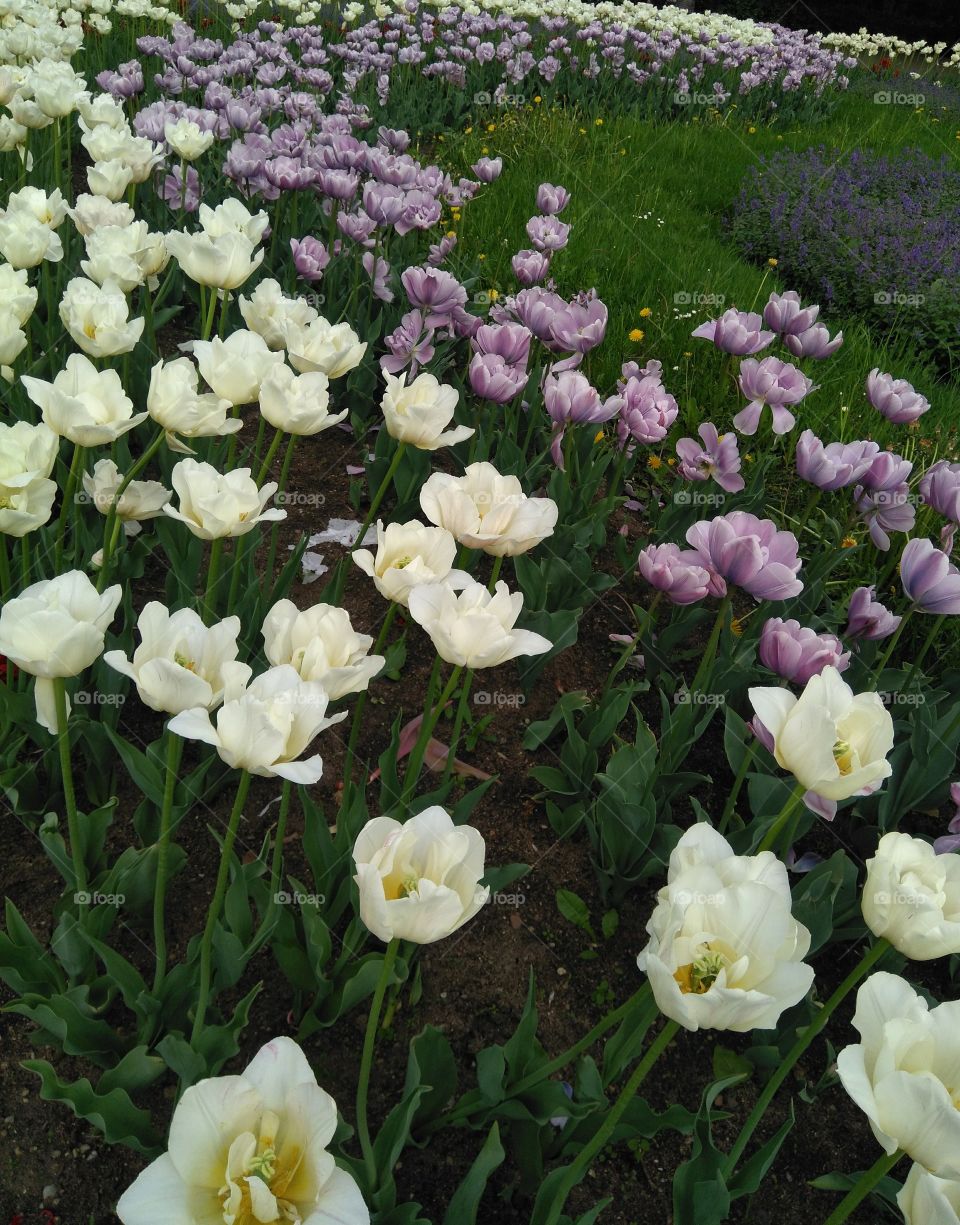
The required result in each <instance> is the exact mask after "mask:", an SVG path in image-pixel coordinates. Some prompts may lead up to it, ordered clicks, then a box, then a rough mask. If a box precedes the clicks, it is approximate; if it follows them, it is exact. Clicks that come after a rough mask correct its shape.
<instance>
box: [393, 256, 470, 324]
mask: <svg viewBox="0 0 960 1225" xmlns="http://www.w3.org/2000/svg"><path fill="white" fill-rule="evenodd" d="M400 280H401V282H402V284H403V288H404V289H405V290H406V291H407V298H408V299H409V301H410V305H411V306H416V307H419V308H420V309H421V310H423V311H424V312H425V313H426V316H427V326H428V327H445V326H446V325H447V324H449V323H450V320H451V317H452V315H453V312H454V311H455V310H456V308H457V307H458V306H459V307H462V306H465V305H466V301H467V291H466V290H465V289H464V287H463V286H462V285H461V284H460V282H459V281H458V280H457V278H456V277H455V276H452V275H451V274H450V273H449V272H446V271H445V270H444V269H443V268H429V267H424V268H407V269H406V271H405V272H403V273H402V274H401V276H400Z"/></svg>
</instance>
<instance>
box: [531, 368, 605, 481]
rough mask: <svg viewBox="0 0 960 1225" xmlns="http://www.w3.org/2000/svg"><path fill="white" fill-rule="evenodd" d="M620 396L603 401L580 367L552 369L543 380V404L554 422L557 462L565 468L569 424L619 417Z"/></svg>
mask: <svg viewBox="0 0 960 1225" xmlns="http://www.w3.org/2000/svg"><path fill="white" fill-rule="evenodd" d="M615 401H616V397H614V396H611V397H610V398H609V399H608V400H606V401H601V399H600V393H599V392H598V391H597V389H596V388H595V387H594V386H593V385H592V384H591V383H589V382H588V381H587V379H586V378H585V377H584V375H582V374H580V373H579V372H578V371H576V370H561V371H559V372H558V373H554V372H553V371H552V370H550V371H548V372H547V374H546V375H545V376H544V380H543V403H544V406H545V407H546V410H547V412H548V414H549V415H550V419H551V420H552V421H553V429H554V436H553V442H552V443H551V445H550V455H551V457H552V458H553V462H554V463H555V464H556V465H557V467H558V468H560V470H561V471H563V468H564V464H563V450H562V447H563V436H564V431H565V427H566V426H567V425H583V424H592V425H596V424H599V423H601V422H603V421H609V420H610V418H611V417H614V416H616V414H617V410H618V408H619V405H618V404H617V403H616V402H615Z"/></svg>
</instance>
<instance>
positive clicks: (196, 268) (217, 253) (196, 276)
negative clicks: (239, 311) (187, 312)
mask: <svg viewBox="0 0 960 1225" xmlns="http://www.w3.org/2000/svg"><path fill="white" fill-rule="evenodd" d="M166 242H167V250H168V251H169V252H170V254H171V255H172V256H173V257H174V259H175V260H176V261H177V263H178V264H179V265H180V267H181V269H182V270H183V272H184V273H185V274H186V275H187V276H188V277H189V278H190V279H191V281H196V282H197V284H198V285H207V286H212V287H213V288H214V289H236V288H237V287H238V286H240V285H242V284H243V283H244V282H245V281H248V280H249V279H250V277H251V276H252V275H253V274H254V272H255V271H256V270H257V268H259V267H260V265H261V264H262V263H263V254H264V253H263V250H262V249H260V250H255V247H254V244H253V243H252V242H251V241H250V239H249V238H247V236H246V235H245V234H221V235H220V237H219V238H211V237H210V235H209V234H205V233H203V232H201V233H199V234H184V233H183V232H182V231H179V230H175V231H174V232H173V233H171V234H168V235H167V238H166Z"/></svg>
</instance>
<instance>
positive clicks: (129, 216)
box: [67, 195, 135, 238]
mask: <svg viewBox="0 0 960 1225" xmlns="http://www.w3.org/2000/svg"><path fill="white" fill-rule="evenodd" d="M67 216H68V217H69V218H70V220H71V221H72V222H73V224H74V226H75V227H76V230H77V233H78V234H80V235H81V236H82V237H83V238H88V237H89V236H90V235H91V234H92V233H94V231H95V230H99V229H100V227H101V226H126V225H130V224H131V223H132V222H133V221H134V220H135V214H134V211H133V209H132V208H131V207H130V205H129V204H118V203H116V202H115V201H111V200H108V199H107V198H106V197H105V196H88V195H80V196H77V202H76V204H75V205H74V206H73V208H70V209H67Z"/></svg>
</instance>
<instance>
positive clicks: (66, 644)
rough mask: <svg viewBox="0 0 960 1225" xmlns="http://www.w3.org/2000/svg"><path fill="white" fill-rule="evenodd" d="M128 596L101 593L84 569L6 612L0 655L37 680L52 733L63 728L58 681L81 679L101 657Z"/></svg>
mask: <svg viewBox="0 0 960 1225" xmlns="http://www.w3.org/2000/svg"><path fill="white" fill-rule="evenodd" d="M122 594H123V593H122V589H121V588H120V587H119V586H114V587H108V588H107V590H106V591H104V592H103V593H102V594H101V593H100V592H98V591H97V589H96V587H94V585H93V583H91V582H90V580H89V578H87V576H86V575H85V574H84V573H83V572H82V571H80V570H69V571H67V573H65V574H58V575H57V577H56V578H52V579H44V580H43V581H42V582H39V583H34V584H33V585H32V586H30V587H27V589H26V590H25V591H24V592H23V593H22V594H21V595H18V596H16V597H15V598H14V599H12V600H8V601H7V603H6V604H4V605H3V607H2V608H0V655H5V656H6V657H7V659H9V660H10V661H11V662H12V663H14V664H16V666H17V667H18V668H22V669H23V671H24V672H29V673H30V674H31V676H35V677H36V678H37V682H36V686H35V692H34V700H35V702H36V707H37V721H38V722H39V723H40V724H41V726H43V727H45V728H46V729H47V731H49V732H56V731H57V730H58V728H57V717H56V708H55V705H54V698H53V679H54V678H55V677H66V676H76V675H77V674H78V673H80V672H82V671H83V670H84V669H85V668H89V666H90V665H91V664H92V663H93V661H94V660H95V659H97V658H98V657H99V655H100V653H101V652H102V651H103V636H104V634H105V632H106V629H107V626H108V625H109V624H110V622H111V621H112V620H113V617H114V614H115V613H116V611H117V605H118V604H119V603H120V597H121V595H122ZM69 706H70V704H69V700H68V702H67V709H68V712H69Z"/></svg>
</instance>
